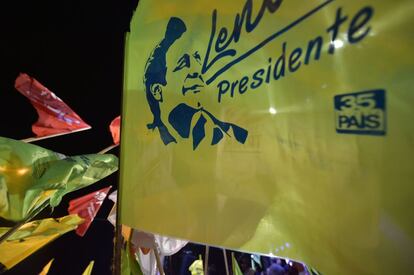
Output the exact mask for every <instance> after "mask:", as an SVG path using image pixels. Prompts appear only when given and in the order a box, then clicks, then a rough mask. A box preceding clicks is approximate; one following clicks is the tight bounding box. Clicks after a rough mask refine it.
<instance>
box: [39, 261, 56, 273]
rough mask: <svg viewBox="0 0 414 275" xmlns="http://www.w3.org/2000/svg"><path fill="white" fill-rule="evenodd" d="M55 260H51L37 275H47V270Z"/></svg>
mask: <svg viewBox="0 0 414 275" xmlns="http://www.w3.org/2000/svg"><path fill="white" fill-rule="evenodd" d="M54 260H55V259H51V260H50V261H49V262H48V263H47V265H45V267H44V268H43V269H42V271H41V272H40V273H39V275H47V274H48V273H49V269H50V267H51V266H52V263H53V261H54Z"/></svg>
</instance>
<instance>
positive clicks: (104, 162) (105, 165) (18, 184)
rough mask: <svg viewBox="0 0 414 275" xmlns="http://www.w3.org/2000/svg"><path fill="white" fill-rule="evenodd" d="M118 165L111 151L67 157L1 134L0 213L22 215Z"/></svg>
mask: <svg viewBox="0 0 414 275" xmlns="http://www.w3.org/2000/svg"><path fill="white" fill-rule="evenodd" d="M117 169H118V159H117V157H116V156H113V155H106V154H105V155H98V154H91V155H80V156H73V157H67V156H64V155H62V154H59V153H55V152H53V151H50V150H47V149H44V148H42V147H39V146H36V145H32V144H27V143H24V142H21V141H17V140H13V139H8V138H4V137H0V216H1V217H3V218H5V219H8V220H13V221H18V220H22V219H24V218H25V217H26V216H27V215H28V214H29V213H30V212H31V211H34V210H35V209H37V208H38V207H39V206H40V205H42V204H43V203H44V202H45V201H47V200H49V199H50V205H51V206H52V207H55V206H57V205H58V204H59V203H60V201H61V199H62V197H63V196H64V195H65V194H67V193H69V192H72V191H75V190H78V189H81V188H83V187H85V186H88V185H90V184H92V183H95V182H97V181H98V180H100V179H102V178H104V177H106V176H108V175H110V174H112V173H113V172H115V171H116V170H117Z"/></svg>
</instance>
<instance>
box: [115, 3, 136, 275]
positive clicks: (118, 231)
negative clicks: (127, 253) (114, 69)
mask: <svg viewBox="0 0 414 275" xmlns="http://www.w3.org/2000/svg"><path fill="white" fill-rule="evenodd" d="M138 2H139V1H138ZM123 38H124V39H123V42H124V43H123V45H124V47H123V51H122V60H123V68H122V84H121V91H122V93H121V115H122V110H123V108H122V105H123V101H124V100H123V95H124V92H123V90H124V81H125V78H124V70H125V66H126V63H125V51H126V49H125V48H126V46H127V44H126V40H127V32H124V37H123ZM119 128H120V132H121V130H122V119H121V121H120V122H119ZM121 145H122V138H120V139H119V146H120V148H121V147H122V146H121ZM119 154H120V155H121V150H120V153H119ZM121 163H122V158H121V157H120V158H119V172H118V188H117V189H118V192H117V198H116V223H115V245H114V246H115V247H114V274H115V275H121V271H122V270H121V253H122V224H121V167H122V165H121Z"/></svg>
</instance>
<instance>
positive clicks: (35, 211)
mask: <svg viewBox="0 0 414 275" xmlns="http://www.w3.org/2000/svg"><path fill="white" fill-rule="evenodd" d="M48 205H49V200H47V201H45V202H43V204H42V205H41V206H40V207H38V208H36V209H35V210H33V211H31V212H30V214H29V215H28V216H27V217H26V218H25V219H23V220H21V221H19V222H18V223H17V224H15V225H14V226H13V227H12V228H10V229H9V231H7V232H6V233H4V234H3V235H2V236H1V237H0V244H1V243H3V242H4V241H6V240H7V239H8V238H9V237H10V236H11V235H12V234H13V233H14V232H16V231H17V230H19V228H20V227H22V226H23V225H24V224H25V223H28V222H29V221H30V220H31V219H33V218H34V217H35V216H37V214H39V213H40V212H42V210H43V209H45V208H46V207H47V206H48Z"/></svg>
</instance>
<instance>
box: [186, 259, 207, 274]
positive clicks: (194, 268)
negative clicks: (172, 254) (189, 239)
mask: <svg viewBox="0 0 414 275" xmlns="http://www.w3.org/2000/svg"><path fill="white" fill-rule="evenodd" d="M188 271H190V272H191V275H204V268H203V260H202V259H201V255H200V256H199V258H198V260H195V261H194V262H193V263H192V264H191V265H190V266H189V267H188Z"/></svg>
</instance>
